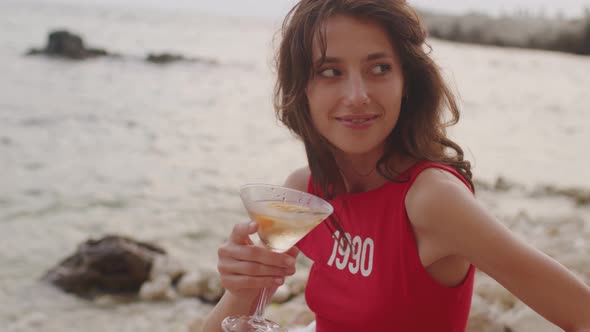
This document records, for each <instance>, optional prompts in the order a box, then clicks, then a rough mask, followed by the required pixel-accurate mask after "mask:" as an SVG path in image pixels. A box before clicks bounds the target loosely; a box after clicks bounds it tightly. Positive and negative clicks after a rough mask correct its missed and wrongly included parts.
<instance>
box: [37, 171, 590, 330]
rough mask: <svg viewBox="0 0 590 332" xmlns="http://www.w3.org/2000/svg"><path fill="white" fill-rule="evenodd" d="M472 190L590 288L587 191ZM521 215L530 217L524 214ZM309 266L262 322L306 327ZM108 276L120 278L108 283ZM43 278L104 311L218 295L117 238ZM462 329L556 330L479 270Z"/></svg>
mask: <svg viewBox="0 0 590 332" xmlns="http://www.w3.org/2000/svg"><path fill="white" fill-rule="evenodd" d="M476 186H477V188H476V190H477V193H478V197H479V199H480V201H481V202H482V203H483V204H484V205H486V206H487V208H489V209H490V210H491V211H492V212H493V213H495V215H497V216H498V218H499V219H500V220H501V221H502V222H503V223H504V224H505V225H506V226H508V227H509V228H510V229H511V230H512V231H513V232H514V233H516V234H517V235H518V236H522V237H524V238H525V239H526V240H527V242H529V243H531V244H532V245H534V246H535V247H537V248H539V249H541V250H542V251H544V252H545V253H547V254H548V255H550V256H551V257H553V258H555V259H556V260H558V261H559V262H560V263H561V264H563V265H565V266H566V267H567V268H568V269H570V270H571V271H572V272H573V273H574V274H575V275H576V276H577V277H579V278H580V279H582V280H583V281H584V282H586V283H587V284H589V285H590V261H589V260H588V259H587V258H588V257H590V244H588V243H587V241H585V239H588V238H590V225H588V223H587V222H586V220H587V217H588V216H589V215H590V200H589V199H588V197H589V193H588V192H587V191H585V190H583V189H579V188H555V187H551V186H544V187H539V188H533V189H527V188H525V187H523V186H519V185H517V184H515V183H513V182H511V181H510V180H506V179H504V178H498V179H497V180H496V181H495V182H494V183H485V182H481V181H479V182H476ZM548 202H550V204H549V205H548ZM543 206H544V208H543ZM547 206H550V207H549V208H547ZM525 209H526V211H536V212H535V214H533V213H527V212H525ZM536 213H538V215H537V214H536ZM116 256H118V257H123V259H122V261H124V262H125V263H126V264H127V266H123V265H120V264H119V265H118V269H116V270H117V271H110V272H111V275H110V276H109V275H106V274H105V275H104V276H103V277H102V278H101V277H100V274H101V273H99V271H103V274H104V271H105V269H106V267H107V266H112V264H111V263H112V261H113V259H115V258H116ZM109 262H110V263H109ZM309 266H310V262H309V261H308V260H307V259H306V258H305V257H300V260H299V262H298V271H297V273H296V274H295V275H294V276H292V277H290V278H287V280H286V282H285V284H284V285H283V286H281V287H279V288H278V290H277V292H276V293H275V295H274V297H273V299H272V304H271V305H269V306H268V307H267V311H266V316H268V317H269V318H271V319H273V320H275V321H277V322H279V323H280V324H281V325H283V326H286V327H289V328H293V327H297V326H305V325H307V324H308V323H310V322H311V321H313V319H314V316H313V313H311V312H310V311H309V309H308V308H307V306H306V304H305V299H304V290H305V283H306V280H307V275H308V272H309ZM138 267H142V268H143V269H144V271H143V272H141V273H138V272H137V271H139V270H142V268H138ZM146 267H147V269H146ZM113 273H115V274H116V273H119V275H115V277H113V275H112V274H113ZM134 273H135V274H134ZM133 274H134V278H135V279H133V283H134V285H133V283H130V281H129V278H127V279H125V278H123V275H133ZM89 276H90V277H89ZM138 276H139V277H138ZM44 280H46V281H50V282H52V283H53V284H55V285H56V286H58V287H60V288H62V289H64V290H66V291H68V292H72V293H75V294H77V295H80V296H86V297H89V296H88V294H91V293H90V292H89V289H90V288H91V287H90V286H91V283H89V282H88V281H89V280H92V281H93V282H94V284H95V285H96V284H98V285H101V286H102V287H101V288H100V289H97V288H96V287H94V288H93V292H92V296H90V300H91V301H93V302H94V303H96V304H97V305H100V306H105V307H108V306H109V305H110V304H113V303H125V302H133V301H147V302H152V301H157V302H160V303H162V302H164V303H165V302H170V301H177V300H178V299H180V298H183V297H184V298H187V297H189V298H198V299H199V300H200V301H201V302H203V303H206V304H211V305H212V304H214V303H216V302H217V301H218V300H219V299H220V297H221V296H222V294H223V292H224V290H223V289H222V287H221V285H220V282H219V279H218V275H217V273H216V271H215V270H214V269H209V270H190V269H187V268H185V267H183V266H182V264H180V263H179V262H178V261H177V260H175V259H174V257H170V256H169V255H167V254H166V252H165V250H164V249H162V248H158V247H157V246H156V245H154V244H147V243H142V242H137V241H135V240H131V239H129V238H125V237H120V236H108V237H105V238H103V239H101V240H89V241H87V242H86V243H83V244H81V245H80V246H79V248H78V250H77V252H76V253H75V254H74V255H72V256H70V257H68V258H67V259H65V260H64V261H63V262H62V263H61V264H60V265H58V266H57V267H55V268H53V269H51V270H50V271H49V272H48V273H47V275H46V276H45V278H44ZM81 281H82V282H81ZM117 283H118V284H117ZM121 283H126V285H127V288H125V289H123V288H122V287H120V284H121ZM203 318H204V317H203V316H198V317H194V320H193V321H192V322H191V323H190V324H188V326H187V330H188V331H190V332H197V331H200V326H201V324H202V321H203ZM468 331H469V332H475V331H477V332H500V331H512V332H529V331H537V332H552V331H559V329H558V328H556V327H553V326H552V325H551V324H550V323H548V322H547V321H545V320H544V319H543V318H542V317H541V316H539V315H537V314H536V313H535V312H533V311H532V310H531V309H529V308H528V307H527V306H526V305H524V304H523V303H522V302H521V301H520V300H518V299H517V298H516V297H515V296H514V295H512V294H511V293H510V292H508V291H507V290H506V289H504V288H503V287H502V286H500V285H499V284H498V283H497V282H496V281H495V280H493V279H491V278H490V277H488V276H487V275H485V274H483V273H481V272H479V271H478V272H477V276H476V281H475V290H474V297H473V303H472V309H471V314H470V318H469V325H468Z"/></svg>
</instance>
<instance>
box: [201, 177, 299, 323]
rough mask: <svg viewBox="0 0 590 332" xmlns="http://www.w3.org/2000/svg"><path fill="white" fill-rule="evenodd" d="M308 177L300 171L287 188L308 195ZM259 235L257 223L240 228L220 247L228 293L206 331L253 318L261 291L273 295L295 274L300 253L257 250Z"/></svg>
mask: <svg viewBox="0 0 590 332" xmlns="http://www.w3.org/2000/svg"><path fill="white" fill-rule="evenodd" d="M309 174H310V172H309V169H307V168H302V169H299V170H297V171H295V172H293V173H292V174H291V175H290V176H289V177H288V178H287V180H286V181H285V184H284V185H285V186H286V187H289V188H292V189H296V190H300V191H306V190H307V181H308V180H309ZM256 231H257V225H256V223H253V222H251V223H243V224H237V225H235V226H234V228H233V230H232V233H231V235H230V237H229V239H228V241H226V242H225V243H224V244H223V245H221V246H220V247H219V250H218V263H217V269H218V271H219V275H220V278H221V284H222V286H223V287H224V288H225V289H226V292H225V293H224V295H223V296H222V298H221V300H220V301H219V302H218V303H217V305H216V306H215V307H214V308H213V309H212V310H211V312H210V313H209V315H208V316H207V318H206V319H205V322H204V324H203V328H202V330H203V331H206V332H217V331H221V321H222V320H223V319H225V317H227V316H232V315H249V314H252V313H253V312H254V309H255V307H256V302H257V300H258V296H259V294H260V289H261V288H263V287H267V288H269V289H272V290H273V291H272V292H271V294H272V293H274V290H276V287H278V286H279V285H281V284H282V283H283V282H284V278H285V277H286V276H288V275H292V274H293V273H295V259H296V258H297V255H298V253H299V250H298V249H297V248H291V249H290V250H288V251H287V252H286V253H275V252H272V251H270V250H267V249H264V248H262V247H258V246H255V245H254V244H253V243H252V241H251V240H250V237H249V236H250V235H252V234H254V233H256ZM271 296H272V295H271ZM271 296H269V298H270V297H271Z"/></svg>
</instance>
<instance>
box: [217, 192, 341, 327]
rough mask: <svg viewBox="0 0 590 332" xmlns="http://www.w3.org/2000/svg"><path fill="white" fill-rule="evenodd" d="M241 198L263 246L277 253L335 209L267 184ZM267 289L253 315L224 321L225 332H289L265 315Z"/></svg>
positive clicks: (308, 197) (314, 198) (308, 195)
mask: <svg viewBox="0 0 590 332" xmlns="http://www.w3.org/2000/svg"><path fill="white" fill-rule="evenodd" d="M240 197H241V198H242V202H243V203H244V206H245V207H246V210H247V211H248V214H249V215H250V218H251V219H252V220H253V221H254V222H256V223H258V237H259V238H260V241H261V242H262V244H263V245H264V246H265V247H267V248H269V249H270V250H272V251H275V252H285V251H287V250H289V249H290V248H291V247H293V246H294V245H295V244H296V243H297V242H298V241H299V240H300V239H301V238H303V237H304V236H305V235H306V234H307V233H309V232H310V231H311V230H312V229H313V228H314V227H316V226H317V225H319V224H320V223H321V222H322V221H323V220H324V219H326V218H327V217H328V216H330V214H332V212H333V211H334V209H333V208H332V205H330V203H328V202H326V201H325V200H323V199H321V198H319V197H317V196H314V195H312V194H309V193H305V192H302V191H298V190H293V189H289V188H285V187H280V186H273V185H268V184H247V185H244V186H242V187H241V188H240ZM267 296H268V290H267V289H266V288H263V289H262V294H261V295H260V297H259V299H258V305H257V306H256V311H255V312H254V315H252V316H229V317H227V318H225V319H224V320H223V321H222V322H221V327H222V328H223V330H224V331H225V332H286V331H287V330H286V329H284V328H281V327H280V326H279V325H278V324H277V323H275V322H273V321H271V320H268V319H265V318H264V317H263V316H262V314H263V312H264V307H265V305H266V302H267Z"/></svg>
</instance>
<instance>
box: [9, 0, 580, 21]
mask: <svg viewBox="0 0 590 332" xmlns="http://www.w3.org/2000/svg"><path fill="white" fill-rule="evenodd" d="M7 1H8V2H11V1H18V2H21V3H23V2H28V3H40V4H71V5H78V6H80V5H82V6H84V5H98V6H104V5H106V6H123V7H139V8H156V9H170V10H178V9H190V10H197V11H201V12H205V13H209V14H222V15H230V16H250V17H265V18H281V17H282V16H284V15H285V14H286V13H287V11H288V10H289V9H290V8H291V6H292V5H293V4H294V3H295V2H296V1H295V0H218V1H210V0H169V1H166V2H162V1H160V0H7ZM409 2H410V4H411V5H413V6H414V7H416V8H419V9H423V10H431V11H436V12H439V13H445V14H457V15H461V14H467V13H470V12H478V13H484V14H488V15H491V16H498V15H513V14H519V13H526V14H530V15H533V16H548V17H557V16H561V17H565V18H577V17H581V16H583V15H584V12H585V10H586V9H588V10H590V0H560V1H555V0H496V1H493V2H482V1H473V0H447V1H444V3H443V2H440V1H433V0H409Z"/></svg>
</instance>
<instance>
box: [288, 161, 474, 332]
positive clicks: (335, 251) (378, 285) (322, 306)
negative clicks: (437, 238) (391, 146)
mask: <svg viewBox="0 0 590 332" xmlns="http://www.w3.org/2000/svg"><path fill="white" fill-rule="evenodd" d="M429 167H435V168H440V169H444V170H446V171H448V172H450V173H452V174H454V175H455V176H457V177H458V178H460V179H461V180H462V181H463V182H464V183H465V184H466V185H467V186H468V187H469V184H468V183H467V182H466V181H465V180H464V179H463V178H462V177H461V176H460V175H459V173H457V172H456V171H455V170H454V169H452V168H450V167H447V166H442V165H439V164H434V163H427V162H421V163H417V164H415V165H414V166H412V167H411V168H410V169H408V170H406V171H405V172H404V173H403V174H402V175H401V176H400V179H407V180H408V181H405V182H402V183H397V182H388V183H386V184H384V185H383V186H381V187H379V188H377V189H374V190H371V191H368V192H362V193H354V194H345V195H343V196H338V197H336V198H335V199H333V200H331V201H330V203H332V205H333V206H334V211H335V213H336V215H337V216H338V217H339V219H340V222H341V223H342V225H343V229H344V231H345V232H346V234H345V235H344V236H346V237H348V238H349V239H350V242H351V243H352V246H347V248H341V247H340V246H338V245H337V243H336V240H335V239H334V238H333V236H332V234H331V232H330V231H329V229H328V227H327V225H325V223H323V224H322V225H319V226H318V227H316V228H315V229H314V230H312V231H311V232H310V233H309V234H308V235H307V236H306V237H305V238H303V239H302V240H301V241H300V242H299V243H298V244H297V247H299V249H300V250H301V251H302V252H303V253H304V254H305V255H306V256H307V257H309V258H310V259H311V260H313V262H314V264H313V265H312V267H311V271H310V274H309V279H308V283H307V287H306V289H305V298H306V301H307V304H308V306H309V307H310V309H311V310H312V311H313V312H314V313H315V314H316V324H317V325H316V332H348V331H350V332H352V331H399V332H422V331H424V332H430V331H437V332H447V331H448V332H451V331H452V332H459V331H461V332H464V331H465V329H466V326H467V318H468V316H469V309H470V307H471V296H472V291H473V277H474V273H475V268H474V267H473V266H471V268H470V269H469V272H468V274H467V277H466V278H465V280H464V281H463V282H462V284H461V285H459V286H457V287H454V288H449V287H445V286H443V285H441V284H439V283H438V282H437V281H436V280H434V279H433V278H432V277H431V276H430V275H429V274H428V272H427V271H426V270H425V269H424V267H423V266H422V263H421V261H420V257H419V255H418V250H417V246H416V241H415V238H414V233H413V230H412V227H411V225H410V222H409V219H408V215H407V213H406V208H405V203H404V201H405V196H406V193H407V192H408V189H409V188H410V186H411V185H412V183H413V182H414V180H415V179H416V177H417V176H418V174H420V172H422V171H423V170H424V169H426V168H429ZM308 191H309V192H311V193H313V187H312V186H311V180H310V185H309V187H308ZM337 235H338V237H339V238H341V239H342V236H343V235H342V234H337Z"/></svg>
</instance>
